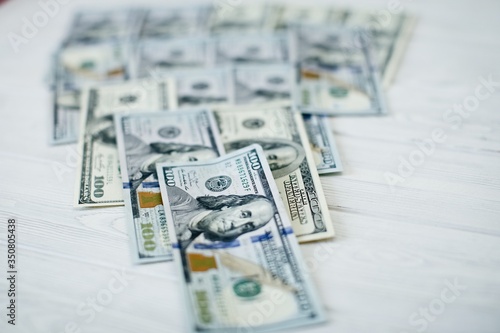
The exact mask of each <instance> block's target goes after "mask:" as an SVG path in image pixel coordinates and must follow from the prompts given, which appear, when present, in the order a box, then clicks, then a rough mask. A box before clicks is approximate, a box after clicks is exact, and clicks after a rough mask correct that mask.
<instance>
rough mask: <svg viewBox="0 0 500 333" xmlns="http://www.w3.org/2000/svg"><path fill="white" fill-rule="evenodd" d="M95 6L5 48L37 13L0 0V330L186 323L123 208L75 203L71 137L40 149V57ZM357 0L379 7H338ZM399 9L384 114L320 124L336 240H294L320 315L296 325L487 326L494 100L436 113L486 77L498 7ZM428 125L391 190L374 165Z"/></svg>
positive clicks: (497, 256)
mask: <svg viewBox="0 0 500 333" xmlns="http://www.w3.org/2000/svg"><path fill="white" fill-rule="evenodd" d="M248 1H249V0H248ZM123 2H124V1H118V0H114V1H106V2H105V5H107V6H109V5H111V4H113V3H115V4H122V3H123ZM149 2H151V3H152V2H153V1H143V3H149ZM94 3H95V4H101V3H102V4H104V2H103V1H95V0H92V1H78V0H74V1H72V2H71V3H70V4H68V5H66V6H64V7H62V8H61V11H60V13H58V15H57V16H55V17H54V18H52V19H51V20H50V22H49V23H48V24H47V26H46V27H44V28H43V29H40V31H39V33H38V34H37V35H36V36H35V37H34V38H33V39H31V40H30V41H29V43H28V44H27V45H22V46H21V49H20V52H19V53H18V54H15V53H14V52H13V50H12V49H11V47H10V45H9V42H8V39H7V38H6V34H7V33H8V32H10V31H13V32H16V33H19V31H20V27H21V25H22V21H21V20H22V18H23V17H24V16H26V17H31V16H32V15H33V14H34V13H35V12H37V11H38V10H40V7H39V6H38V4H37V1H21V0H11V1H9V2H7V3H6V4H4V5H2V6H0V36H1V38H0V59H1V61H0V110H1V115H2V117H1V120H0V247H1V249H2V250H1V253H2V254H1V255H0V269H1V271H5V270H6V262H5V261H6V258H5V257H6V256H5V253H6V252H5V248H6V229H7V228H6V224H7V218H8V217H11V218H15V219H16V220H17V221H18V232H19V239H18V245H19V255H20V258H19V259H18V266H19V272H20V274H19V280H18V291H19V298H18V318H17V324H18V325H16V326H15V327H14V328H13V327H7V325H6V316H5V313H6V309H5V306H6V303H5V300H6V286H7V285H6V280H5V279H4V278H2V279H0V302H1V306H0V309H2V310H0V318H1V319H0V332H2V333H3V332H6V331H7V332H30V333H32V332H51V333H53V332H56V333H58V332H64V330H65V325H66V324H67V323H69V322H75V323H76V324H77V325H78V326H79V328H80V329H81V332H95V333H97V332H134V333H137V332H141V333H148V332H175V333H177V332H182V331H183V330H184V328H185V325H184V323H183V307H182V302H181V295H180V293H179V290H180V289H179V281H178V280H177V278H176V277H177V275H176V274H175V271H174V269H175V268H176V267H175V266H174V265H173V264H172V263H161V264H151V265H144V266H132V265H131V264H130V254H129V249H128V242H127V234H126V228H125V220H124V212H123V208H121V207H118V208H109V209H90V210H89V209H87V210H76V209H74V208H73V207H72V204H71V203H72V195H73V182H74V176H75V166H74V163H75V155H74V150H75V146H74V145H72V146H67V147H65V146H61V147H50V146H49V145H48V144H47V143H46V142H47V138H48V126H47V119H48V113H49V112H50V111H49V110H50V95H49V93H48V91H47V90H46V88H45V85H44V82H43V79H44V75H45V73H46V71H47V70H48V64H49V60H50V54H51V51H53V50H54V48H55V47H56V45H57V44H58V43H59V41H60V38H61V37H62V35H63V34H64V33H65V27H66V26H67V24H68V22H69V20H70V17H71V15H70V14H71V11H72V10H73V9H74V8H75V7H76V6H77V5H81V4H89V5H90V4H94ZM164 3H165V2H164ZM332 3H334V4H339V3H340V4H347V3H348V1H341V2H337V1H336V2H333V1H332ZM364 3H369V4H370V6H372V7H373V6H376V5H377V4H378V6H379V7H381V8H384V7H385V6H387V4H386V2H385V1H362V2H357V3H355V4H352V5H354V6H357V7H360V6H362V5H363V4H364ZM401 3H402V4H403V6H404V8H405V9H408V10H410V11H412V12H414V13H415V14H417V15H418V16H419V22H418V25H417V27H416V30H415V33H414V34H413V38H412V40H411V42H410V44H409V48H408V50H407V52H406V55H405V58H404V59H403V62H402V65H401V67H400V70H399V72H398V74H397V77H396V79H395V81H394V84H393V85H392V87H391V88H390V90H389V91H388V92H387V96H388V102H389V105H390V115H389V116H387V117H381V118H370V117H367V118H341V119H339V118H337V119H334V120H333V121H332V124H333V126H334V129H335V134H336V138H337V142H338V145H339V148H340V150H341V155H342V157H343V162H344V167H345V172H344V173H343V174H342V175H339V176H322V182H323V184H324V188H325V192H326V194H327V199H328V202H329V208H330V210H331V214H332V217H333V219H334V225H335V228H336V231H337V237H336V238H335V239H334V241H333V242H331V243H328V244H329V245H330V246H331V247H332V248H333V252H332V253H331V254H327V255H326V256H325V255H323V253H320V254H319V255H317V256H316V257H315V256H314V254H315V251H320V250H321V249H320V246H321V243H317V244H309V245H303V246H301V248H302V249H303V253H304V256H305V257H306V258H307V259H308V260H309V261H310V262H312V261H314V260H315V262H316V263H317V265H316V266H315V267H316V268H315V269H313V270H312V275H313V278H314V280H315V282H316V284H317V288H318V289H319V291H320V293H321V295H322V298H323V302H324V304H325V307H326V309H327V312H328V315H329V322H328V324H326V325H324V326H317V327H313V328H310V327H308V328H304V329H302V330H297V332H315V333H319V332H325V333H326V332H336V333H344V332H372V333H373V332H380V333H391V332H395V333H401V332H417V331H418V329H420V331H421V332H438V333H443V332H450V333H459V332H464V333H465V332H467V333H469V332H474V333H476V332H477V333H487V332H491V333H497V332H500V316H499V314H500V132H499V129H500V113H499V112H498V109H499V108H500V97H499V96H500V94H499V93H498V92H496V93H495V94H494V95H493V96H491V97H490V98H489V99H487V100H485V101H482V102H481V104H480V106H479V108H478V109H477V110H476V111H475V112H474V113H472V115H471V116H470V117H469V118H468V119H465V120H464V123H463V125H462V126H461V127H460V128H459V129H451V128H450V124H449V123H446V122H445V121H444V120H443V114H444V112H445V111H446V110H447V109H448V108H450V107H451V106H452V105H453V104H454V103H461V102H462V101H463V100H464V98H466V97H467V96H469V95H472V94H473V93H474V89H475V87H476V86H477V85H478V84H479V80H478V78H479V77H480V76H483V77H488V76H489V75H490V74H494V75H497V76H496V80H498V81H500V76H498V74H499V73H498V71H499V68H500V67H499V64H498V61H499V59H500V40H499V38H498V31H499V29H500V21H499V20H498V14H499V12H500V3H499V2H498V1H494V0H476V1H461V2H458V1H451V0H447V1H423V0H419V1H413V2H411V1H403V0H402V1H401ZM121 6H122V5H121ZM495 71H496V73H495ZM437 127H441V128H443V129H444V130H445V132H446V134H447V135H448V137H447V140H446V141H445V142H444V143H442V144H439V145H438V147H437V149H436V151H435V152H434V153H433V154H432V155H431V156H429V157H428V158H426V160H425V162H424V163H423V164H422V165H421V166H419V167H417V168H416V170H415V172H414V174H413V175H411V176H410V177H408V178H407V179H406V181H405V182H404V183H402V184H401V185H400V186H398V187H396V189H395V192H394V193H393V192H391V190H390V187H389V186H388V185H387V183H386V181H385V179H384V173H385V172H396V170H397V166H398V163H399V160H398V158H399V156H404V157H408V156H409V154H410V153H411V152H412V151H414V150H415V148H416V142H418V141H419V140H424V139H426V138H429V137H430V135H431V133H432V130H433V129H435V128H437ZM58 167H59V168H60V169H59V171H58V169H57V168H58ZM325 253H326V252H325ZM122 269H125V270H126V271H127V272H128V274H129V275H130V276H132V277H133V280H132V281H130V282H129V283H128V286H127V287H125V289H124V290H123V291H122V292H121V293H118V294H116V295H114V297H113V299H112V301H111V303H110V304H108V305H106V306H105V307H103V308H102V309H101V311H100V312H96V313H95V318H93V320H91V321H90V322H86V321H85V320H86V319H89V316H88V315H81V314H79V313H78V312H77V311H78V308H79V306H81V304H84V303H85V302H86V300H87V299H88V298H92V297H96V295H98V294H99V293H100V292H101V291H102V290H103V289H106V288H108V287H107V286H108V283H110V281H112V280H113V276H114V275H113V271H121V270H122ZM0 276H4V273H0ZM455 279H458V282H459V283H460V284H461V285H465V286H466V287H467V289H466V290H465V291H463V292H461V295H460V296H458V297H457V298H456V299H455V301H453V302H451V303H450V304H447V305H446V308H445V309H444V312H443V313H442V314H439V315H437V316H435V318H434V319H433V321H428V326H427V327H426V328H425V329H423V324H421V323H420V324H415V323H413V324H412V321H411V320H410V317H411V316H412V314H413V313H415V312H417V311H419V308H424V307H428V306H429V304H433V305H434V306H436V307H438V306H439V301H437V300H436V299H439V298H440V297H441V292H442V290H443V289H446V286H447V284H446V281H447V280H448V281H454V280H455ZM101 294H102V292H101ZM445 295H446V294H445ZM438 310H439V309H438ZM413 319H414V320H416V319H418V318H416V317H414V318H413ZM421 325H422V326H421ZM9 326H10V325H9ZM68 332H69V331H68Z"/></svg>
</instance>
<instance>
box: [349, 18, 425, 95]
mask: <svg viewBox="0 0 500 333" xmlns="http://www.w3.org/2000/svg"><path fill="white" fill-rule="evenodd" d="M415 24H416V19H415V17H413V16H411V15H408V14H406V13H399V14H395V13H391V14H389V17H388V16H387V14H384V13H383V12H382V13H381V11H379V10H374V11H353V10H345V16H344V20H343V25H344V26H345V27H348V28H354V29H359V28H362V29H365V31H367V32H368V33H367V34H366V36H365V38H367V40H368V43H369V44H370V45H371V46H372V49H373V52H374V54H375V61H376V62H377V65H378V69H379V71H380V73H381V76H382V84H383V86H384V88H388V87H389V86H390V84H391V83H392V80H393V79H394V77H395V75H396V72H397V69H398V66H399V63H400V62H401V59H402V57H403V55H404V50H405V48H406V45H407V44H408V41H409V40H410V36H411V34H412V32H413V29H414V27H415Z"/></svg>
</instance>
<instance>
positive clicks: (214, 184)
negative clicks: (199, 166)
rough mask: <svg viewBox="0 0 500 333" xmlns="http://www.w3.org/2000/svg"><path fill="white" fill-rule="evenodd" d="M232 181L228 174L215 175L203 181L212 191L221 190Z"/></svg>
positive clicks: (227, 186)
mask: <svg viewBox="0 0 500 333" xmlns="http://www.w3.org/2000/svg"><path fill="white" fill-rule="evenodd" d="M232 182H233V181H232V180H231V178H230V177H228V176H216V177H212V178H209V179H208V180H207V181H206V182H205V187H206V188H207V189H208V190H209V191H212V192H222V191H224V190H226V189H227V188H229V186H231V183H232Z"/></svg>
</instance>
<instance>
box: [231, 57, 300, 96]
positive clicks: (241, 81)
mask: <svg viewBox="0 0 500 333" xmlns="http://www.w3.org/2000/svg"><path fill="white" fill-rule="evenodd" d="M294 80H295V71H294V70H293V68H292V67H291V66H289V65H260V66H257V65H255V66H238V67H234V69H233V81H232V82H233V86H234V88H233V91H234V103H235V104H242V105H245V104H262V103H280V104H283V103H288V102H289V101H290V99H291V95H292V94H291V90H292V87H293V86H294Z"/></svg>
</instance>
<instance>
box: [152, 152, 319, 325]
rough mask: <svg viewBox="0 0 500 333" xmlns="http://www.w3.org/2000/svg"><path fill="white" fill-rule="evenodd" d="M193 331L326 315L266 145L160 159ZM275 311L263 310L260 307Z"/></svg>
mask: <svg viewBox="0 0 500 333" xmlns="http://www.w3.org/2000/svg"><path fill="white" fill-rule="evenodd" d="M157 173H158V178H159V183H160V188H161V192H162V199H163V204H164V205H165V212H166V218H167V224H168V226H169V230H170V238H171V241H172V243H173V247H174V258H175V261H176V262H177V263H178V265H179V266H180V271H181V276H182V277H181V279H182V281H183V283H182V284H183V289H184V293H183V294H184V295H185V297H186V302H185V304H186V306H187V311H186V314H187V323H188V325H189V331H190V332H201V331H203V332H262V331H268V330H274V329H287V328H291V327H295V326H302V325H309V324H315V323H319V322H322V321H324V320H325V317H324V313H323V309H322V306H321V304H320V301H319V298H318V295H317V293H316V292H315V290H314V287H313V285H312V283H311V280H310V279H309V277H308V275H306V274H305V269H304V263H303V260H302V258H301V255H300V250H299V248H298V244H297V239H296V238H295V236H294V234H293V231H292V228H291V223H290V219H289V217H288V214H287V212H286V209H285V207H284V206H283V202H282V200H281V196H280V194H279V193H278V188H277V187H276V184H275V182H274V180H273V174H272V172H271V170H270V168H269V166H268V164H267V161H266V157H265V155H264V152H263V151H262V149H261V147H259V146H258V145H251V146H249V147H247V148H244V149H241V150H238V151H236V152H234V153H232V154H228V155H225V156H222V157H220V158H218V159H216V160H212V161H207V162H200V163H194V164H193V163H192V164H184V163H182V164H181V163H179V164H175V165H169V164H161V163H159V164H157ZM263 304H266V309H267V308H269V307H271V309H272V310H269V311H267V310H266V313H265V315H262V312H261V311H262V310H261V308H262V306H263Z"/></svg>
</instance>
